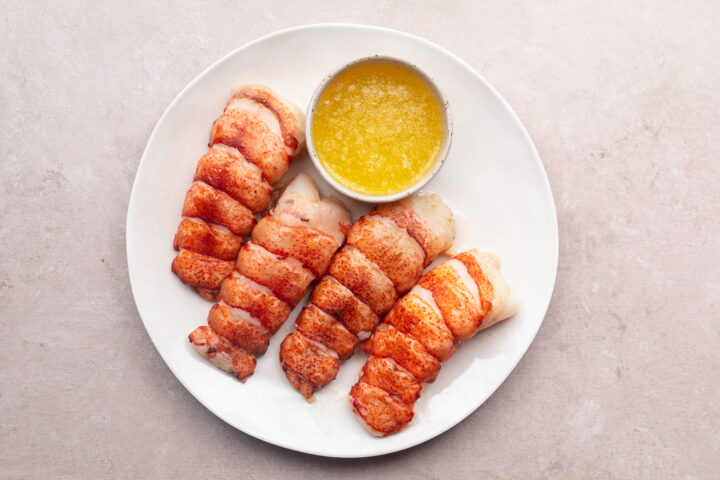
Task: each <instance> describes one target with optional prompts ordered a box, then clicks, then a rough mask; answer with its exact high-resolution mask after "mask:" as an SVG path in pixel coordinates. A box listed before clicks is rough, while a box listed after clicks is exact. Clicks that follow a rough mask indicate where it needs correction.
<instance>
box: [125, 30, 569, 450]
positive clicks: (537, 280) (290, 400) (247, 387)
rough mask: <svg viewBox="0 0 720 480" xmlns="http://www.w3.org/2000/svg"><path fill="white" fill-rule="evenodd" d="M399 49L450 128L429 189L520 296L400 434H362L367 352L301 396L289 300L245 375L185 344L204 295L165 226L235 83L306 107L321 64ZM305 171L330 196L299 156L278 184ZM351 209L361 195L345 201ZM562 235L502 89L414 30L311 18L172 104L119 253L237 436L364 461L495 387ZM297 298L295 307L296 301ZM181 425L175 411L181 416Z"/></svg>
mask: <svg viewBox="0 0 720 480" xmlns="http://www.w3.org/2000/svg"><path fill="white" fill-rule="evenodd" d="M374 54H381V55H390V56H395V57H399V58H403V59H405V60H407V61H409V62H411V63H414V64H416V65H418V67H420V68H421V69H422V70H424V71H425V72H427V73H428V74H429V75H430V76H432V77H433V78H434V79H435V81H436V82H437V84H438V85H439V87H440V88H442V89H443V90H444V91H445V93H446V95H447V96H448V98H449V101H450V105H451V108H452V110H453V118H454V120H455V134H454V138H453V145H452V148H451V151H450V155H449V157H448V160H447V162H446V164H445V166H444V167H443V169H442V170H441V171H440V173H439V174H438V176H437V177H436V178H435V179H434V180H433V181H432V182H431V183H430V184H429V185H428V186H427V189H428V190H431V191H434V192H437V193H439V194H440V195H441V196H442V197H443V198H444V199H445V200H446V201H447V202H448V203H449V204H450V206H451V207H452V208H453V209H454V210H455V211H456V212H457V213H458V215H457V224H458V232H457V233H458V235H457V242H456V246H457V247H460V248H464V247H478V248H481V249H489V250H493V251H495V252H497V253H499V254H500V256H501V258H502V260H503V271H504V272H505V274H506V276H507V279H508V281H509V282H510V285H511V286H512V287H513V289H514V290H515V292H516V293H517V294H518V295H519V297H520V298H521V300H522V306H521V310H520V313H519V314H518V315H516V316H515V317H514V318H512V319H511V320H509V321H507V322H504V323H502V324H500V325H498V326H496V327H493V328H491V329H489V330H488V331H486V332H483V333H481V334H479V335H477V336H476V337H475V338H474V339H472V340H471V341H469V342H468V343H467V344H465V345H463V346H461V347H460V348H459V349H458V352H457V353H456V354H455V356H454V357H453V358H452V359H450V360H449V361H448V362H446V364H445V365H444V366H443V368H442V371H441V372H440V375H439V376H438V379H437V381H436V382H435V383H433V384H431V385H428V386H427V387H426V388H425V389H424V391H423V395H422V397H421V399H420V400H419V401H418V402H417V404H416V407H415V413H416V415H415V419H414V421H413V422H412V423H411V424H410V426H409V427H408V428H407V429H405V430H404V431H402V432H400V433H399V434H396V435H393V436H390V437H387V438H382V439H378V438H374V437H372V436H370V435H369V434H368V433H367V432H366V431H365V430H364V429H363V428H362V427H361V426H360V424H359V423H358V422H357V421H356V420H355V417H354V416H353V415H352V413H351V411H350V408H349V406H348V402H347V392H348V391H349V389H350V386H351V385H352V384H353V383H354V382H355V380H356V379H357V375H358V372H359V370H360V367H361V365H362V363H363V362H364V361H365V355H364V354H362V353H361V352H358V353H357V354H356V355H355V356H354V357H353V358H352V359H351V360H349V361H347V362H346V363H345V364H343V365H342V368H341V369H340V373H339V374H338V377H337V379H336V380H335V381H334V382H332V383H331V384H330V385H328V386H327V387H326V388H325V389H324V390H323V391H321V392H320V393H318V394H317V395H316V397H317V401H316V402H315V403H313V404H308V403H306V402H305V400H303V399H302V397H301V396H300V395H299V394H298V393H297V392H296V391H295V390H294V389H293V388H292V387H291V386H290V385H289V384H288V382H287V380H285V377H284V375H283V373H282V370H281V368H280V364H279V362H278V347H279V344H280V341H281V340H282V339H283V338H284V337H285V335H286V334H287V333H288V332H289V331H290V330H291V329H292V326H293V324H294V321H295V317H296V316H297V313H298V312H299V308H297V309H296V310H295V311H294V312H293V315H291V317H290V319H288V321H287V322H286V324H285V325H284V326H283V328H282V329H281V330H280V331H279V332H278V333H277V334H276V335H275V337H273V341H272V342H271V345H270V348H269V349H268V352H267V354H266V355H265V356H264V357H261V358H260V359H259V361H258V367H257V370H256V372H255V375H254V376H253V377H251V378H250V379H249V380H248V381H247V383H245V384H242V383H240V382H238V381H236V380H235V379H234V378H232V377H231V376H229V375H227V374H225V373H223V372H221V371H219V370H218V369H217V368H215V367H214V366H212V365H211V364H210V363H209V362H208V361H207V360H205V359H204V358H202V357H200V356H199V355H198V354H197V353H195V351H194V350H193V349H192V348H191V346H190V344H189V342H188V340H187V335H188V334H189V333H190V331H192V330H193V329H194V328H195V327H197V326H198V325H203V324H206V322H205V319H206V316H207V313H208V310H209V308H210V305H211V304H210V303H209V302H207V301H205V300H203V299H201V298H200V297H199V296H198V295H196V294H195V293H192V292H191V291H190V290H189V289H188V288H187V287H185V286H184V285H183V284H181V283H180V281H178V279H177V278H176V277H175V276H174V275H173V274H172V273H171V272H170V263H171V261H172V259H173V256H174V252H173V250H172V248H171V245H172V239H173V235H174V233H175V229H176V228H177V225H178V222H179V220H180V209H181V205H182V201H183V198H184V195H185V190H186V189H187V188H188V186H189V185H190V181H191V179H192V176H193V172H194V169H195V164H196V162H197V160H198V159H199V158H200V157H201V156H202V155H203V154H204V153H205V151H206V150H207V142H208V136H209V132H210V127H211V125H212V123H213V121H214V120H215V119H216V118H217V117H218V115H220V113H221V112H222V109H223V107H224V105H225V101H226V100H227V98H228V95H229V92H230V89H231V88H232V87H233V86H234V85H237V84H241V83H247V82H252V83H262V84H267V85H269V86H270V87H272V88H273V89H276V90H277V91H278V92H280V93H281V94H282V95H284V96H286V97H288V98H290V99H291V100H293V101H295V102H296V103H297V104H298V105H300V106H301V107H303V108H304V107H306V106H307V103H308V101H309V99H310V96H311V95H312V93H313V90H314V89H315V87H316V86H317V85H318V84H319V82H320V81H321V80H322V78H323V76H325V75H326V74H327V73H328V72H330V71H332V70H334V69H336V68H337V67H338V66H340V65H343V64H344V63H347V62H349V61H351V60H353V59H355V58H360V57H365V56H368V55H374ZM303 171H304V172H308V173H310V174H311V175H312V176H313V178H314V179H315V180H316V181H317V183H318V185H319V187H320V189H321V190H322V191H323V193H325V194H329V193H331V190H330V188H329V187H328V185H327V184H326V183H324V182H323V181H322V180H321V179H320V176H319V175H318V174H317V172H315V171H314V169H313V166H312V163H311V161H310V159H309V158H308V157H307V154H306V153H303V154H301V155H300V156H299V157H298V158H297V159H296V160H295V161H294V163H293V166H292V167H291V169H290V172H289V173H288V174H287V175H286V177H285V181H287V180H288V179H291V178H293V177H294V175H296V174H297V173H299V172H303ZM348 205H349V206H350V207H351V210H352V213H353V215H354V217H353V218H357V217H359V216H360V215H362V214H364V213H366V212H367V211H368V210H369V206H368V205H364V204H359V203H356V202H352V201H348ZM557 255H558V240H557V220H556V217H555V208H554V204H553V200H552V194H551V192H550V187H549V184H548V181H547V177H546V175H545V171H544V169H543V166H542V163H541V161H540V158H539V156H538V154H537V152H536V150H535V148H534V146H533V144H532V141H531V140H530V138H529V136H528V134H527V133H526V131H525V129H524V128H523V126H522V124H521V123H520V121H519V120H518V118H517V117H516V116H515V114H514V113H513V111H512V110H511V109H510V107H509V106H508V105H507V103H505V101H504V100H503V99H502V98H501V97H500V95H499V94H498V93H497V92H496V91H495V90H494V89H493V88H492V87H491V86H490V85H489V84H488V83H487V82H486V81H485V80H483V78H482V77H480V75H478V74H477V73H476V72H475V71H474V70H473V69H472V68H470V67H469V66H468V65H467V64H466V63H464V62H463V61H462V60H460V59H459V58H457V57H455V56H454V55H452V54H451V53H449V52H447V51H446V50H443V49H442V48H440V47H438V46H436V45H433V44H431V43H429V42H427V41H426V40H423V39H421V38H418V37H415V36H412V35H408V34H405V33H401V32H397V31H393V30H387V29H383V28H377V27H368V26H361V25H335V24H333V25H312V26H305V27H298V28H293V29H290V30H284V31H281V32H278V33H275V34H272V35H269V36H267V37H263V38H261V39H259V40H256V41H254V42H252V43H250V44H248V45H245V46H244V47H241V48H240V49H238V50H236V51H234V52H232V53H231V54H229V55H228V56H226V57H225V58H223V59H221V60H220V61H218V62H217V63H215V64H214V65H212V66H211V67H210V68H208V69H207V70H205V71H204V72H203V73H202V74H200V76H198V77H197V78H196V79H195V80H193V81H192V82H191V83H190V85H188V86H187V87H186V88H185V89H184V90H183V91H182V92H181V93H180V94H179V95H178V96H177V98H176V99H175V100H174V101H173V102H172V103H171V104H170V106H169V107H168V109H167V110H166V111H165V113H164V114H163V116H162V118H161V119H160V121H159V122H158V124H157V126H156V127H155V130H154V131H153V133H152V135H151V136H150V140H149V141H148V144H147V147H146V148H145V153H144V154H143V158H142V160H141V162H140V166H139V168H138V172H137V176H136V178H135V184H134V186H133V191H132V195H131V197H130V205H129V207H128V217H127V256H128V269H129V273H130V281H131V284H132V290H133V294H134V296H135V303H136V304H137V307H138V312H139V313H140V316H141V317H142V320H143V323H144V324H145V328H146V329H147V331H148V334H149V335H150V338H151V339H152V341H153V343H154V344H155V347H156V348H157V349H158V351H159V352H160V355H161V356H162V358H163V359H164V360H165V362H166V363H167V365H168V366H169V367H170V369H171V370H172V371H173V373H174V374H175V376H176V377H177V378H178V379H179V380H180V382H181V383H182V384H183V385H184V386H185V388H187V389H188V390H189V391H190V393H192V394H193V395H194V396H195V398H197V399H198V400H199V401H200V402H201V403H202V404H203V405H205V406H206V407H207V408H209V409H210V410H211V411H212V412H213V413H215V414H216V415H217V416H218V417H220V418H222V419H223V420H225V421H226V422H228V423H229V424H231V425H233V426H235V427H236V428H238V429H240V430H242V431H243V432H245V433H247V434H249V435H252V436H254V437H257V438H260V439H262V440H265V441H267V442H270V443H273V444H276V445H280V446H283V447H286V448H290V449H293V450H298V451H301V452H307V453H312V454H316V455H325V456H331V457H366V456H373V455H381V454H385V453H390V452H395V451H398V450H402V449H405V448H408V447H411V446H413V445H417V444H419V443H421V442H424V441H426V440H428V439H430V438H433V437H435V436H436V435H439V434H440V433H442V432H444V431H445V430H447V429H449V428H451V427H452V426H454V425H455V424H457V423H458V422H460V421H461V420H462V419H463V418H465V417H466V416H467V415H469V414H470V413H471V412H473V411H474V410H475V409H476V408H478V407H479V406H480V405H482V403H483V402H484V401H485V400H486V399H487V398H488V397H489V396H490V395H491V394H492V393H493V392H494V391H495V389H497V388H498V386H499V385H500V384H501V383H502V382H503V380H504V379H505V378H506V377H507V376H508V374H509V373H510V372H511V371H512V369H513V368H514V367H515V365H516V364H517V363H518V361H519V360H520V358H521V357H522V356H523V354H524V353H525V351H526V350H527V348H528V346H529V345H530V342H532V340H533V338H534V337H535V334H536V332H537V330H538V328H539V327H540V324H541V323H542V320H543V317H544V316H545V311H546V309H547V306H548V303H549V302H550V296H551V294H552V290H553V286H554V283H555V272H556V269H557ZM303 304H304V301H303V302H301V303H300V306H302V305H303ZM178 421H182V419H178Z"/></svg>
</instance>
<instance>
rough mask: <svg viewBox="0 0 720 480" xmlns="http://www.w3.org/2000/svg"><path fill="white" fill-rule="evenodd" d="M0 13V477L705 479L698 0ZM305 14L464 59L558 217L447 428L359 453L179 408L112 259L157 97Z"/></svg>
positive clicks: (706, 169)
mask: <svg viewBox="0 0 720 480" xmlns="http://www.w3.org/2000/svg"><path fill="white" fill-rule="evenodd" d="M0 19H1V20H0V25H1V26H0V48H1V49H2V55H0V71H1V72H2V79H1V80H0V82H1V88H0V111H1V112H2V114H1V115H0V147H1V151H2V163H1V164H0V174H1V175H0V195H1V198H2V201H3V207H4V208H3V209H2V213H0V242H1V243H2V245H4V248H2V250H0V320H1V321H2V326H3V330H4V332H5V334H6V335H8V337H7V341H6V343H5V347H4V348H3V349H2V350H0V477H3V478H67V477H91V476H92V477H95V478H104V477H120V478H162V477H194V478H197V477H203V476H204V477H212V476H218V475H219V476H230V475H232V476H235V477H242V478H250V479H252V478H266V477H270V478H276V479H284V478H293V479H294V478H314V479H321V478H338V477H339V476H342V477H344V478H360V477H369V476H375V477H378V478H603V479H604V478H686V479H695V478H698V479H699V478H718V477H717V476H718V474H719V473H718V472H720V353H719V349H718V346H719V345H720V323H719V320H720V220H719V219H718V217H719V214H720V188H719V187H718V182H719V181H720V154H719V153H718V144H719V143H720V121H719V120H718V111H720V93H719V91H718V78H720V55H718V53H717V46H718V45H720V34H719V33H718V32H719V31H720V28H718V27H719V26H720V4H718V3H717V2H712V1H687V2H659V1H641V2H624V1H617V0H611V1H608V2H575V1H567V0H564V1H563V0H561V1H541V2H517V1H488V2H470V1H468V2H446V4H444V5H441V4H440V2H437V3H436V4H435V3H430V2H428V3H425V4H421V3H418V2H411V1H404V0H403V1H394V2H385V1H381V2H372V1H370V2H350V1H341V2H334V1H327V2H308V3H307V4H302V5H294V4H293V3H291V2H282V1H276V0H269V1H266V2H257V1H246V2H227V1H225V2H204V3H199V2H188V3H185V4H177V3H174V2H173V3H170V2H168V3H165V2H145V1H130V2H122V3H120V2H118V3H117V4H116V5H114V6H102V5H99V4H97V3H96V2H90V1H82V2H52V1H48V2H3V4H2V6H1V7H0ZM328 21H346V22H353V23H369V24H377V25H383V26H388V27H393V28H397V29H400V30H405V31H408V32H411V33H415V34H418V35H421V36H424V37H426V38H427V39H429V40H431V41H433V42H436V43H438V44H440V45H442V46H444V47H446V48H448V49H449V50H451V51H453V52H455V53H456V54H458V55H459V56H460V57H462V58H463V59H465V60H466V61H467V62H468V63H469V64H470V65H472V66H473V67H474V68H476V69H477V70H478V71H480V73H482V74H483V75H484V76H485V77H486V78H487V79H488V80H489V81H490V82H491V83H492V84H493V85H494V86H495V87H496V88H497V89H498V90H499V91H500V92H501V93H502V94H503V95H504V96H505V98H506V99H507V100H508V101H509V103H510V104H511V105H512V106H513V108H514V109H515V111H516V112H517V113H518V115H519V116H520V118H521V119H522V120H523V122H524V123H525V125H526V126H527V128H528V130H529V132H530V134H531V136H532V137H533V139H534V141H535V143H536V145H537V147H538V150H539V152H540V154H541V156H542V157H543V159H544V162H545V167H546V169H547V172H548V176H549V178H550V183H551V185H552V188H553V192H554V195H555V201H556V205H557V210H558V219H559V228H560V265H559V270H558V279H557V285H556V289H555V294H554V297H553V300H552V303H551V305H550V309H549V311H548V314H547V317H546V320H545V323H544V324H543V327H542V328H541V330H540V332H539V334H538V336H537V338H536V340H535V342H534V343H533V345H532V346H531V348H530V350H529V351H528V353H527V355H526V356H525V357H524V359H523V360H522V361H521V363H520V364H519V366H518V367H517V369H516V370H515V372H514V373H513V374H512V375H511V376H510V377H509V378H508V380H507V381H506V382H505V383H504V385H503V386H502V387H501V388H500V389H499V390H498V391H497V392H496V393H495V395H493V396H492V397H491V398H490V399H489V400H488V401H487V402H486V404H485V405H484V406H483V407H481V408H480V409H479V410H478V411H477V412H475V413H474V414H473V415H471V416H470V417H469V418H468V419H467V420H465V421H464V422H462V423H461V424H460V425H458V426H457V427H456V428H453V429H452V430H450V431H449V432H447V433H446V434H444V435H441V436H440V437H438V438H436V439H434V440H432V441H429V442H427V443H425V444H423V445H421V446H418V447H416V448H413V449H411V450H409V451H406V452H402V453H398V454H394V455H389V456H385V457H381V458H375V459H369V460H352V461H343V460H331V459H324V458H317V457H312V456H307V455H303V454H298V453H294V452H289V451H286V450H284V449H281V448H278V447H274V446H271V445H268V444H265V443H263V442H261V441H258V440H255V439H253V438H251V437H248V436H247V435H245V434H243V433H241V432H238V431H236V430H235V429H234V428H232V427H230V426H228V425H226V424H225V423H223V422H222V421H221V420H219V419H217V418H216V417H215V416H214V415H213V414H211V413H210V412H209V411H207V410H206V409H205V408H204V407H202V406H201V405H200V404H199V403H198V402H197V401H195V399H194V398H193V397H192V396H191V395H190V394H189V393H188V392H187V391H185V389H184V388H183V387H182V386H181V385H180V383H179V382H178V381H177V380H176V379H175V377H174V376H173V375H172V373H171V372H170V371H169V370H168V368H167V367H166V366H165V364H164V363H163V362H162V360H161V359H160V357H159V355H158V354H157V353H156V351H155V349H154V348H153V346H152V344H151V342H150V339H149V338H148V336H147V334H146V333H145V330H144V329H143V327H142V324H141V322H140V319H139V317H138V314H137V311H136V309H135V305H134V303H133V299H132V295H131V293H130V285H129V282H128V277H127V266H126V259H125V225H124V223H125V214H126V208H127V203H128V198H129V194H130V189H131V187H132V182H133V177H134V174H135V170H136V167H137V165H138V162H139V160H140V156H141V153H142V150H143V147H144V145H145V143H146V141H147V139H148V136H149V134H150V132H151V130H152V128H153V126H154V124H155V123H156V121H157V120H158V118H159V117H160V114H161V113H162V111H163V109H164V108H165V107H166V106H167V105H168V103H169V102H170V101H171V100H172V99H173V98H174V96H175V95H176V94H177V93H178V92H179V91H180V90H181V89H182V88H183V87H184V86H185V85H186V84H187V83H188V82H189V81H190V80H192V78H193V77H194V76H195V75H197V74H198V73H199V72H201V71H202V70H203V69H204V68H205V67H206V66H207V65H208V64H210V63H211V62H213V61H215V60H216V59H218V58H219V57H220V56H222V55H224V54H225V53H227V52H228V51H230V50H232V49H234V48H236V47H237V46H239V45H241V44H243V43H245V42H248V41H250V40H252V39H254V38H256V37H258V36H260V35H263V34H266V33H269V32H272V31H274V30H278V29H281V28H285V27H289V26H293V25H298V24H305V23H317V22H328Z"/></svg>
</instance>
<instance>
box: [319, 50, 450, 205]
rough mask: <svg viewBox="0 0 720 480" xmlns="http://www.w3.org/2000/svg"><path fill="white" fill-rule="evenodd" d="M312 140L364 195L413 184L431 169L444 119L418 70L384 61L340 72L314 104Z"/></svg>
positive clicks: (337, 174)
mask: <svg viewBox="0 0 720 480" xmlns="http://www.w3.org/2000/svg"><path fill="white" fill-rule="evenodd" d="M312 131H313V132H312V134H313V144H314V147H315V151H316V153H317V156H318V158H319V159H320V162H321V163H322V164H323V166H324V167H325V169H326V170H327V171H328V173H329V174H330V175H331V176H332V177H333V178H334V179H335V180H336V181H337V182H338V183H340V184H341V185H343V186H344V187H346V188H348V189H350V190H353V191H355V192H358V193H362V194H366V195H390V194H393V193H398V192H401V191H403V190H406V189H407V188H409V187H411V186H413V185H414V184H416V183H417V182H419V181H420V180H422V178H423V177H425V175H426V174H427V173H428V172H429V171H430V170H431V169H432V167H433V165H434V164H435V162H436V161H437V158H438V154H439V152H440V147H441V145H442V140H443V119H442V112H441V110H440V104H439V103H438V101H437V99H436V98H435V96H434V95H433V94H432V91H431V90H430V89H429V88H428V87H427V85H426V84H425V83H423V81H422V80H421V79H420V78H418V77H417V76H416V75H414V74H413V73H411V72H409V71H407V70H405V69H403V68H400V67H396V66H394V65H390V64H385V63H375V64H372V63H370V64H362V65H357V66H354V67H351V68H349V69H348V70H346V71H345V72H343V73H342V74H340V75H339V76H337V77H336V78H335V79H334V80H333V81H332V82H331V83H330V84H329V85H328V86H327V88H326V89H325V91H324V92H323V93H322V95H321V96H320V98H319V101H318V102H317V105H316V108H315V112H314V114H313V120H312Z"/></svg>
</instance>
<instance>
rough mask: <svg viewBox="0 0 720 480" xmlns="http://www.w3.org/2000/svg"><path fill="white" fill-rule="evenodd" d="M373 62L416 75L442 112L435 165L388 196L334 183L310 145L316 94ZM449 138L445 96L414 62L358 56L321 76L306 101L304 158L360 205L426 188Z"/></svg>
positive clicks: (449, 112)
mask: <svg viewBox="0 0 720 480" xmlns="http://www.w3.org/2000/svg"><path fill="white" fill-rule="evenodd" d="M373 62H379V63H391V64H396V65H399V66H401V67H402V68H404V69H406V70H409V71H411V72H412V73H413V74H415V75H417V76H418V77H419V78H420V79H421V80H422V81H423V83H425V85H427V87H428V88H429V89H430V91H431V92H432V93H433V95H434V96H435V98H436V100H437V101H438V103H439V104H440V111H441V113H442V117H443V142H442V145H441V146H440V151H439V152H438V156H437V159H436V160H435V164H434V165H433V167H432V169H430V171H429V172H428V173H427V174H425V176H424V177H423V178H421V179H420V180H418V181H417V182H415V183H414V184H413V185H411V186H410V187H408V188H406V189H405V190H402V191H400V192H397V193H393V194H389V195H368V194H364V193H359V192H356V191H354V190H351V189H349V188H347V187H345V186H344V185H341V184H340V183H339V182H338V181H337V180H335V179H334V178H333V177H332V175H330V173H329V172H328V171H327V170H326V169H325V166H324V165H323V164H322V162H320V158H319V157H318V155H317V152H316V151H315V146H314V144H313V135H312V120H313V115H314V113H315V108H316V106H317V102H318V99H319V98H320V95H322V93H323V92H324V91H325V89H326V88H327V87H328V85H329V84H330V83H331V82H332V81H333V80H334V79H335V78H336V77H337V76H338V75H340V74H341V73H343V72H345V71H346V70H348V69H350V68H352V67H354V66H356V65H359V64H362V63H373ZM452 138H453V120H452V110H451V108H450V102H449V101H448V99H447V97H446V96H445V93H443V91H442V90H441V89H440V88H439V87H438V86H437V83H435V80H434V79H433V78H432V77H431V76H430V75H428V74H427V73H425V72H424V71H423V70H421V69H420V68H419V67H418V66H417V65H415V64H414V63H410V62H408V61H406V60H403V59H401V58H397V57H392V56H389V55H380V54H377V55H369V56H366V57H361V58H358V59H355V60H353V61H351V62H348V63H346V64H344V65H343V66H341V67H339V68H337V69H335V70H333V71H332V72H330V73H329V74H328V75H326V76H325V78H324V79H323V80H322V81H321V82H320V84H319V85H318V86H317V87H316V88H315V91H314V92H313V95H312V97H311V98H310V103H309V105H308V109H307V115H306V116H305V143H306V146H307V151H308V155H309V156H310V159H311V160H312V162H313V164H314V165H315V168H316V169H317V170H318V172H319V173H320V175H321V176H322V177H323V179H325V181H326V182H328V183H329V184H330V185H331V186H332V187H333V188H334V189H336V190H337V191H339V192H340V193H342V194H343V195H346V196H348V197H350V198H353V199H355V200H359V201H361V202H367V203H387V202H394V201H396V200H400V199H403V198H406V197H409V196H410V195H412V194H414V193H416V192H417V191H418V190H420V189H421V188H423V187H424V186H425V185H427V184H428V183H429V182H430V180H432V179H433V178H434V177H435V175H437V173H438V172H439V171H440V169H441V168H442V166H443V165H444V164H445V161H446V160H447V157H448V153H449V152H450V145H451V144H452Z"/></svg>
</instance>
